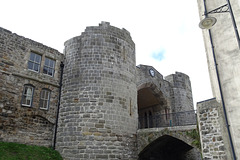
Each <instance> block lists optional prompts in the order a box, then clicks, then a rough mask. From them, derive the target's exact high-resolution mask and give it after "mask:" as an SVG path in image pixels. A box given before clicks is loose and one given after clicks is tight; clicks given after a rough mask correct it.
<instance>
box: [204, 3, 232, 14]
mask: <svg viewBox="0 0 240 160" xmlns="http://www.w3.org/2000/svg"><path fill="white" fill-rule="evenodd" d="M225 12H230V11H229V6H228V4H225V5H223V6H220V7H218V8H216V9H214V10H211V11H209V12H207V13H204V15H208V14H214V13H225Z"/></svg>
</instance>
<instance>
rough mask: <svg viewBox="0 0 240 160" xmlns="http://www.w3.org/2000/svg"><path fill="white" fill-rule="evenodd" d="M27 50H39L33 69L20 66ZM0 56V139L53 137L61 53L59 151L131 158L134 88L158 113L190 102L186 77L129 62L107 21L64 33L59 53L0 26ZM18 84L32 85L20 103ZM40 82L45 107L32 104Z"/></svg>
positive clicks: (127, 47) (126, 44) (128, 44)
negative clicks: (49, 64)
mask: <svg viewBox="0 0 240 160" xmlns="http://www.w3.org/2000/svg"><path fill="white" fill-rule="evenodd" d="M31 53H35V54H37V55H40V56H41V63H40V69H39V72H36V71H33V70H31V69H29V67H28V63H29V59H30V55H31ZM47 58H50V59H52V60H54V61H55V67H54V70H55V72H54V75H53V76H50V75H46V74H45V73H44V65H45V61H46V59H47ZM0 59H1V61H0V141H8V142H19V143H26V144H34V145H42V146H52V145H53V144H52V143H53V137H54V127H55V122H56V113H57V107H58V97H59V81H60V63H61V61H64V66H65V67H64V73H63V88H62V93H61V94H62V96H61V106H60V115H59V123H58V130H57V131H58V133H57V144H56V148H57V150H58V151H60V153H61V154H62V155H63V157H64V158H65V159H127V160H129V159H137V156H138V155H137V136H136V133H137V129H138V116H139V106H138V104H137V103H138V102H137V101H138V100H137V98H138V91H139V90H141V89H144V88H147V90H148V89H150V92H151V94H152V96H153V97H155V99H156V102H157V105H156V106H155V108H154V109H155V111H156V113H158V114H160V113H162V111H163V112H164V113H165V111H166V110H165V108H167V109H168V112H167V113H171V112H176V111H177V110H173V109H175V108H179V107H182V110H181V111H186V110H189V109H190V110H191V109H192V108H193V104H192V101H191V100H192V99H191V97H192V95H191V86H190V80H189V77H188V76H187V75H185V74H182V73H179V72H176V74H173V75H170V76H168V77H167V78H165V79H164V78H163V76H162V75H161V74H160V73H158V72H157V71H156V69H154V68H153V67H151V66H146V65H141V66H140V68H139V67H136V62H135V44H134V42H133V41H132V39H131V36H130V33H129V32H128V31H127V30H125V29H118V28H116V27H113V26H110V24H109V23H108V22H102V23H101V24H100V25H99V26H95V27H87V28H86V30H85V32H83V33H82V35H80V36H78V37H74V38H72V39H70V40H68V41H66V42H65V51H64V54H61V53H59V52H58V51H57V50H55V49H52V48H50V47H47V46H45V45H43V44H41V43H38V42H35V41H33V40H30V39H27V38H24V37H22V36H19V35H17V34H14V33H12V32H10V31H8V30H5V29H3V28H0ZM149 69H153V70H154V71H155V76H151V75H150V72H149ZM136 70H137V71H136ZM25 86H31V87H33V88H34V91H33V92H32V95H33V97H32V105H31V106H24V105H22V99H23V94H24V88H25ZM45 89H47V90H48V91H50V93H51V94H50V100H49V104H50V105H49V108H48V109H47V110H45V109H41V108H40V107H39V106H40V97H41V93H42V91H43V90H45ZM175 90H176V91H175ZM148 91H149V90H148ZM143 93H145V92H143ZM185 96H186V97H185ZM143 98H144V94H143ZM144 99H146V98H144ZM178 101H179V102H178ZM184 101H185V103H183V102H184ZM189 106H190V107H189ZM184 107H187V108H185V109H184ZM163 118H164V119H165V116H164V117H163ZM167 121H168V122H169V117H168V119H167Z"/></svg>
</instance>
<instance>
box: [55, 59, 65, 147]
mask: <svg viewBox="0 0 240 160" xmlns="http://www.w3.org/2000/svg"><path fill="white" fill-rule="evenodd" d="M63 68H64V64H63V62H61V64H60V69H61V73H60V82H59V94H58V107H57V115H56V123H55V132H54V139H53V149H54V150H55V148H56V139H57V127H58V116H59V108H60V101H61V90H62V78H63Z"/></svg>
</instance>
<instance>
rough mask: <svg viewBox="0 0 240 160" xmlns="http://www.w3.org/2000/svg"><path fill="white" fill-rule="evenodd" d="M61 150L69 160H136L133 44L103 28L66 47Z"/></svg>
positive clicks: (124, 33) (121, 33) (120, 32)
mask: <svg viewBox="0 0 240 160" xmlns="http://www.w3.org/2000/svg"><path fill="white" fill-rule="evenodd" d="M65 56H66V58H65V62H64V63H65V67H64V73H63V87H62V95H61V106H60V113H59V124H58V126H59V127H58V132H57V149H58V150H59V151H60V153H61V155H62V156H63V157H65V158H66V157H67V158H69V159H127V160H129V159H137V158H136V155H137V154H136V152H135V150H136V148H137V147H136V131H137V124H138V121H137V88H136V68H135V66H136V64H135V44H134V42H133V41H132V39H131V36H130V33H129V32H128V31H127V30H125V29H118V28H116V27H113V26H110V24H109V23H108V22H102V23H101V24H100V25H99V26H94V27H87V28H86V30H85V32H83V33H82V35H81V36H78V37H74V38H72V39H70V40H68V41H66V42H65Z"/></svg>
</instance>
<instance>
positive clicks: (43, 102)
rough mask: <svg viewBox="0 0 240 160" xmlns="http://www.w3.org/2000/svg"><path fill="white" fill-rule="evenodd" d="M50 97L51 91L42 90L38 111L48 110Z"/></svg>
mask: <svg viewBox="0 0 240 160" xmlns="http://www.w3.org/2000/svg"><path fill="white" fill-rule="evenodd" d="M50 95H51V91H50V90H49V89H45V88H44V89H42V91H41V95H40V104H39V106H40V109H43V110H48V109H49V103H50Z"/></svg>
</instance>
